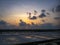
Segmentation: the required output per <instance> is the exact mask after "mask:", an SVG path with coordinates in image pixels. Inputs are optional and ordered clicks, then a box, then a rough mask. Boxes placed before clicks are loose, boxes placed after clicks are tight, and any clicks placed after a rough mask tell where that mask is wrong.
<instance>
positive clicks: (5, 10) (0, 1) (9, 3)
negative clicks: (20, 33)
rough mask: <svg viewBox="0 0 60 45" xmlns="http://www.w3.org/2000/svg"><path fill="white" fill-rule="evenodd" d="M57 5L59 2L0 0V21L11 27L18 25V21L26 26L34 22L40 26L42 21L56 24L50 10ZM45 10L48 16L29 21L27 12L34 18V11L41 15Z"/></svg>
mask: <svg viewBox="0 0 60 45" xmlns="http://www.w3.org/2000/svg"><path fill="white" fill-rule="evenodd" d="M58 4H59V0H0V20H4V21H6V22H7V23H10V24H12V25H19V22H20V19H22V20H23V21H24V22H26V23H27V24H31V22H34V23H35V24H42V23H44V22H42V20H43V19H44V20H45V21H46V22H49V23H53V24H57V21H56V20H55V19H54V17H56V16H57V14H56V13H53V12H52V11H51V9H52V8H54V7H56V6H57V5H58ZM43 9H44V10H46V12H49V13H50V15H47V17H44V18H37V19H36V20H30V19H29V18H28V17H29V15H28V14H27V12H31V13H32V16H34V10H36V11H37V12H38V13H37V15H36V16H38V15H40V14H41V10H43Z"/></svg>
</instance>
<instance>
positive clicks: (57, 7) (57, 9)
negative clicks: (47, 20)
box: [52, 5, 60, 12]
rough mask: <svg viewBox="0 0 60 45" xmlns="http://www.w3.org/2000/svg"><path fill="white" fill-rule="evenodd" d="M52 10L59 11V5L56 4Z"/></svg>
mask: <svg viewBox="0 0 60 45" xmlns="http://www.w3.org/2000/svg"><path fill="white" fill-rule="evenodd" d="M52 12H60V5H57V6H56V7H54V8H52Z"/></svg>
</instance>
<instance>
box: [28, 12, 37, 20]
mask: <svg viewBox="0 0 60 45" xmlns="http://www.w3.org/2000/svg"><path fill="white" fill-rule="evenodd" d="M35 13H36V12H35ZM28 14H29V17H28V18H29V19H30V20H35V19H37V17H36V16H33V17H31V13H28Z"/></svg>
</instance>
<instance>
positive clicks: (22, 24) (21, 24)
mask: <svg viewBox="0 0 60 45" xmlns="http://www.w3.org/2000/svg"><path fill="white" fill-rule="evenodd" d="M19 25H20V26H26V25H27V24H26V23H25V22H24V21H22V20H20V23H19Z"/></svg>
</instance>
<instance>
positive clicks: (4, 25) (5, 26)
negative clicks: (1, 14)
mask: <svg viewBox="0 0 60 45" xmlns="http://www.w3.org/2000/svg"><path fill="white" fill-rule="evenodd" d="M0 29H17V27H16V26H14V25H11V24H9V23H7V22H6V21H4V20H1V21H0Z"/></svg>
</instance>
